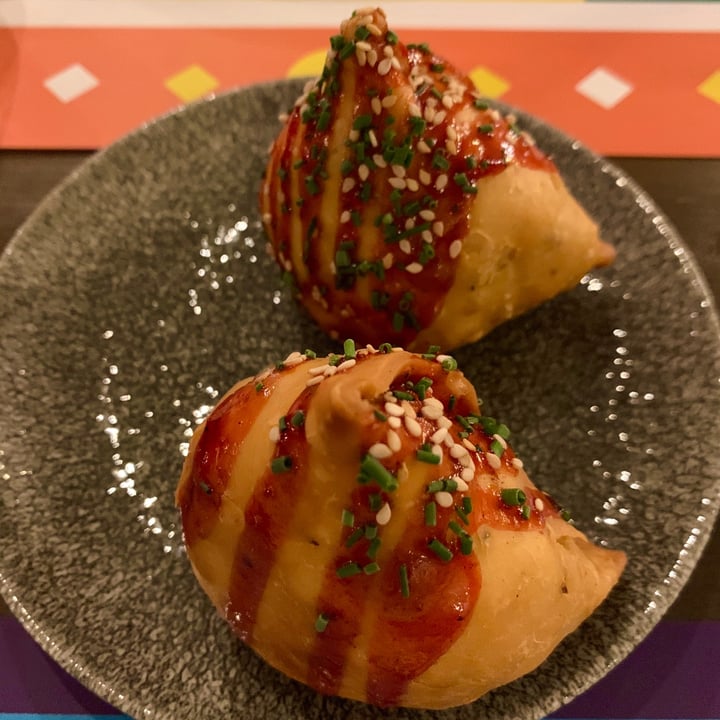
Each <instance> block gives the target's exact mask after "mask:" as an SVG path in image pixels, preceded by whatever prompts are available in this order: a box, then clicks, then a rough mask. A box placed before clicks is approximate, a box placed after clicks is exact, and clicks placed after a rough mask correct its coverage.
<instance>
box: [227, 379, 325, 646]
mask: <svg viewBox="0 0 720 720" xmlns="http://www.w3.org/2000/svg"><path fill="white" fill-rule="evenodd" d="M315 390H316V388H315V387H309V388H306V389H305V390H303V392H302V393H301V394H300V395H299V396H298V398H297V400H296V401H295V402H294V403H293V405H292V407H291V408H290V409H289V411H288V414H287V415H286V416H285V419H286V423H287V426H286V429H285V430H284V431H282V432H281V433H280V438H279V440H278V442H277V443H276V449H275V457H276V458H277V457H281V456H289V457H290V458H291V459H292V467H291V469H290V470H289V471H287V472H281V473H276V472H273V471H272V469H271V468H270V467H269V468H268V469H267V470H266V471H265V474H264V475H263V476H262V477H261V478H260V479H259V480H258V482H257V483H256V485H255V489H254V491H253V494H252V497H251V498H250V501H249V502H248V504H247V506H246V508H245V527H244V528H243V531H242V533H241V535H240V537H239V538H238V541H237V545H236V548H235V558H234V562H233V568H232V574H231V577H230V583H229V601H228V607H227V610H226V617H227V620H228V622H229V623H230V625H231V626H232V628H233V630H234V631H235V633H236V634H237V635H238V636H239V637H240V638H241V639H242V640H245V641H249V640H250V638H251V637H252V630H253V627H254V625H255V621H256V619H257V612H258V608H259V607H260V601H261V600H262V596H263V593H264V592H265V587H266V585H267V581H268V578H269V576H270V571H271V570H272V567H273V565H274V563H275V556H276V554H277V550H278V548H279V547H280V545H281V544H282V542H283V539H284V538H285V535H286V532H287V528H288V527H289V525H290V522H291V520H292V516H293V513H294V510H295V505H296V502H297V498H298V497H299V495H300V494H301V493H302V491H303V489H304V487H305V484H306V481H307V476H308V467H307V442H306V440H305V426H304V424H303V425H301V426H299V427H296V426H295V425H293V424H292V422H291V419H292V417H293V416H294V415H295V413H297V412H299V411H302V412H304V413H305V414H307V407H308V403H309V402H310V399H311V397H312V395H313V394H314V393H315Z"/></svg>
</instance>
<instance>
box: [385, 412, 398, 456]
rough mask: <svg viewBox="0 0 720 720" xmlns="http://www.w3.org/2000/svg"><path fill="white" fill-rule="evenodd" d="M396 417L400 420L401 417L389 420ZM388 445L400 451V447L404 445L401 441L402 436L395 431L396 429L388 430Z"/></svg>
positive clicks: (394, 450)
mask: <svg viewBox="0 0 720 720" xmlns="http://www.w3.org/2000/svg"><path fill="white" fill-rule="evenodd" d="M391 419H395V420H398V421H399V420H400V418H388V420H391ZM386 441H387V446H388V447H389V448H390V449H391V450H392V451H393V452H398V450H400V448H401V447H402V442H401V441H400V436H399V435H398V434H397V433H396V432H395V431H394V430H388V431H387V439H386Z"/></svg>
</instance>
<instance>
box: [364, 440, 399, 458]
mask: <svg viewBox="0 0 720 720" xmlns="http://www.w3.org/2000/svg"><path fill="white" fill-rule="evenodd" d="M368 452H369V453H370V454H371V455H372V456H373V457H374V458H377V459H378V460H384V459H385V458H389V457H390V456H391V455H392V454H393V452H392V450H391V449H390V448H389V447H388V446H387V445H386V444H385V443H380V442H379V443H375V444H374V445H371V446H370V447H369V448H368Z"/></svg>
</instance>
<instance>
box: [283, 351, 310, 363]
mask: <svg viewBox="0 0 720 720" xmlns="http://www.w3.org/2000/svg"><path fill="white" fill-rule="evenodd" d="M303 360H305V356H304V355H303V354H302V353H300V352H298V351H297V350H294V351H293V352H291V353H290V354H289V355H288V356H287V357H286V358H285V359H284V360H283V365H297V364H298V363H301V362H302V361H303Z"/></svg>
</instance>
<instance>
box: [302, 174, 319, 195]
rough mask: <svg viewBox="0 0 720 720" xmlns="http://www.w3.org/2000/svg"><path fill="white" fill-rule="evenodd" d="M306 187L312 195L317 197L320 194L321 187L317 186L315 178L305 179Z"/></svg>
mask: <svg viewBox="0 0 720 720" xmlns="http://www.w3.org/2000/svg"><path fill="white" fill-rule="evenodd" d="M305 187H306V188H307V191H308V192H309V193H310V194H311V195H317V194H318V193H319V192H320V186H319V185H318V184H317V180H315V178H314V177H312V176H310V177H306V178H305Z"/></svg>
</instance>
